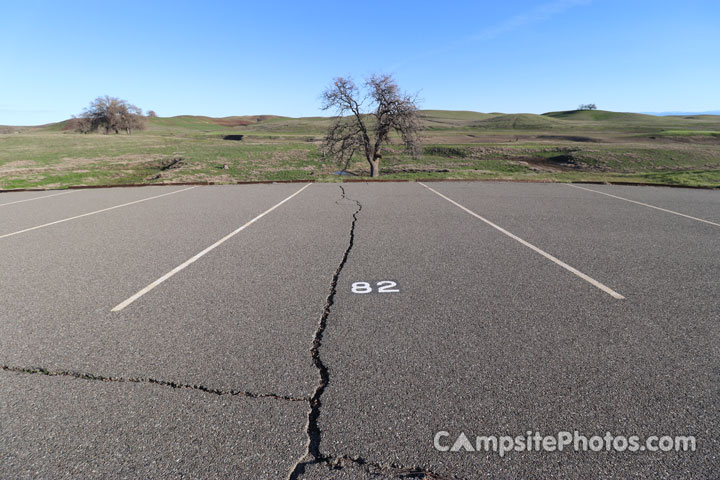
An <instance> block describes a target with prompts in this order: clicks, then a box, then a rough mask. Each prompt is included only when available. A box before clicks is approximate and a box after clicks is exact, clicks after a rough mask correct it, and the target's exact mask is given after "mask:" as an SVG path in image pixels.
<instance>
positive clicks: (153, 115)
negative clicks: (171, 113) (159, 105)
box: [147, 110, 157, 118]
mask: <svg viewBox="0 0 720 480" xmlns="http://www.w3.org/2000/svg"><path fill="white" fill-rule="evenodd" d="M147 116H148V117H150V118H155V117H157V113H155V110H148V112H147Z"/></svg>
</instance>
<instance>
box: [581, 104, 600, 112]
mask: <svg viewBox="0 0 720 480" xmlns="http://www.w3.org/2000/svg"><path fill="white" fill-rule="evenodd" d="M578 110H597V105H595V104H594V103H583V104H581V105H580V106H579V107H578Z"/></svg>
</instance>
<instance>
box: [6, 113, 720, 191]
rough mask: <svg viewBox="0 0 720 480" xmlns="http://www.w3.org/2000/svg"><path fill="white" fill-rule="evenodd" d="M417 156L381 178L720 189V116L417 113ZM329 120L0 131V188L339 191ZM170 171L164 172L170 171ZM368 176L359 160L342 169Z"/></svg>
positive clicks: (207, 120)
mask: <svg viewBox="0 0 720 480" xmlns="http://www.w3.org/2000/svg"><path fill="white" fill-rule="evenodd" d="M420 117H421V121H422V125H423V127H424V130H423V132H422V141H423V147H424V155H422V156H421V157H420V158H412V157H411V156H410V155H408V154H407V152H405V150H404V148H403V147H402V146H401V145H400V142H399V139H396V140H395V142H394V145H391V146H389V147H388V148H387V149H386V150H385V152H384V158H383V163H382V165H381V170H382V174H383V175H384V176H385V177H386V178H398V179H400V178H409V179H414V178H415V179H417V178H430V177H432V178H456V179H466V178H467V179H469V178H480V179H482V178H495V179H496V178H512V179H523V180H554V181H580V180H592V181H635V182H648V183H659V184H675V185H689V186H694V185H700V186H720V116H717V115H690V116H665V117H659V116H652V115H643V114H635V113H622V112H608V111H598V110H596V111H565V112H549V113H545V114H542V115H535V114H503V113H481V112H472V111H445V110H422V111H421V112H420ZM331 122H332V119H331V118H327V117H306V118H290V117H281V116H275V115H245V116H232V117H224V118H212V117H206V116H191V115H183V116H177V117H165V118H162V117H161V118H149V119H148V122H147V128H146V129H145V130H144V131H140V132H135V133H133V134H132V135H125V134H120V135H102V134H89V135H83V134H79V133H75V132H73V131H72V130H70V129H69V127H70V125H69V122H68V121H65V122H58V123H55V124H50V125H43V126H37V127H0V188H35V187H49V188H63V187H66V186H69V185H99V184H125V183H163V182H165V183H172V182H187V181H203V182H215V183H233V182H237V181H254V180H264V181H274V180H309V179H314V180H320V181H336V180H337V179H338V177H337V176H334V175H333V174H332V173H333V172H334V171H336V170H338V166H337V165H335V164H334V163H332V162H329V161H327V159H324V158H323V156H322V153H321V151H320V148H319V147H320V143H321V141H322V138H323V136H324V133H325V131H326V129H327V128H328V126H329V125H330V124H331ZM178 159H179V160H180V161H179V162H176V164H175V165H174V168H167V166H168V165H169V164H170V163H172V162H173V161H174V160H178ZM349 170H350V171H351V172H353V173H355V174H357V175H360V176H362V175H366V174H367V173H368V169H367V165H366V162H365V161H364V160H363V159H362V157H361V156H359V155H358V156H357V157H356V161H355V162H353V164H351V165H350V167H349Z"/></svg>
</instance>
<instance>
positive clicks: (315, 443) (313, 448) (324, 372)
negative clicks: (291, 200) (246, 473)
mask: <svg viewBox="0 0 720 480" xmlns="http://www.w3.org/2000/svg"><path fill="white" fill-rule="evenodd" d="M338 186H339V187H340V191H341V192H342V194H341V197H340V201H342V200H346V199H347V200H351V199H348V198H347V195H346V194H345V188H343V186H342V185H338ZM352 201H354V202H355V203H356V204H357V210H355V213H353V216H352V218H353V220H352V224H351V225H350V239H349V241H348V246H347V248H346V249H345V253H344V254H343V256H342V260H341V261H340V265H338V268H337V269H336V270H335V273H334V274H333V276H332V280H331V281H330V293H328V296H327V299H326V300H325V308H324V309H323V313H322V315H321V316H320V320H319V321H318V326H317V330H315V336H314V337H313V343H312V348H311V349H310V355H311V356H312V361H313V365H315V368H316V369H317V371H318V376H319V377H320V382H319V383H318V386H317V387H315V391H314V392H313V394H312V397H310V411H309V412H308V421H307V427H306V430H307V436H308V438H307V444H306V451H305V454H304V455H303V456H302V457H300V458H299V459H298V461H297V462H296V463H295V466H294V467H293V469H292V470H291V471H290V475H289V477H288V478H289V479H290V480H297V479H298V478H300V475H302V474H304V473H305V467H306V466H308V465H312V464H315V463H320V462H322V461H324V460H325V457H324V456H323V455H322V454H321V453H320V439H321V438H320V437H321V435H320V427H319V426H318V418H319V417H320V407H321V406H322V402H321V401H320V399H321V397H322V395H323V393H325V388H327V386H328V383H330V373H329V372H328V369H327V367H326V366H325V364H324V363H323V361H322V358H320V347H321V346H322V339H323V335H324V334H325V329H326V328H327V321H328V317H329V316H330V309H331V308H332V306H333V304H334V303H335V294H336V293H337V283H338V278H339V277H340V272H342V269H343V267H345V264H346V263H347V260H348V256H349V255H350V250H352V248H353V245H354V244H355V226H356V225H357V219H358V214H359V213H360V211H361V210H362V205H361V204H360V202H358V201H357V200H352ZM336 203H339V202H336Z"/></svg>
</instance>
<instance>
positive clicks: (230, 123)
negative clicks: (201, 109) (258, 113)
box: [212, 118, 255, 127]
mask: <svg viewBox="0 0 720 480" xmlns="http://www.w3.org/2000/svg"><path fill="white" fill-rule="evenodd" d="M212 123H214V124H215V125H221V126H223V127H245V126H247V125H252V124H253V123H255V122H251V121H249V120H244V119H240V118H213V119H212Z"/></svg>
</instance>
